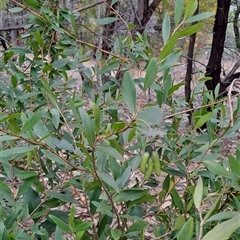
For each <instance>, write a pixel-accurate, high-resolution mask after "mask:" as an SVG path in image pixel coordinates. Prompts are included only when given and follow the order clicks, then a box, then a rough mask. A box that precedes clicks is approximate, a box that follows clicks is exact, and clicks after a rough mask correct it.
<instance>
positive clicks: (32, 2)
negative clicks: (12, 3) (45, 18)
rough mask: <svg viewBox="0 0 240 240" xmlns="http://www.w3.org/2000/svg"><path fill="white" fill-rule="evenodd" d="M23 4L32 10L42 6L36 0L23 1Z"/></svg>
mask: <svg viewBox="0 0 240 240" xmlns="http://www.w3.org/2000/svg"><path fill="white" fill-rule="evenodd" d="M24 2H25V3H26V4H27V5H28V6H29V7H32V8H37V9H38V8H40V7H41V6H42V4H41V3H40V2H39V1H37V0H24Z"/></svg>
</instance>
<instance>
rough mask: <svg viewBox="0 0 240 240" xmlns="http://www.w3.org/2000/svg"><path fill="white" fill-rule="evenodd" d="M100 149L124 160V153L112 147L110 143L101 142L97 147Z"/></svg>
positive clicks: (117, 158)
mask: <svg viewBox="0 0 240 240" xmlns="http://www.w3.org/2000/svg"><path fill="white" fill-rule="evenodd" d="M96 149H97V150H98V151H102V152H105V153H107V154H108V155H109V156H112V157H113V158H115V159H116V160H120V161H123V157H122V155H121V154H120V153H119V152H118V151H117V150H116V149H114V148H112V147H110V146H109V145H106V144H101V145H98V146H97V147H96Z"/></svg>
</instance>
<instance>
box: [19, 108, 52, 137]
mask: <svg viewBox="0 0 240 240" xmlns="http://www.w3.org/2000/svg"><path fill="white" fill-rule="evenodd" d="M46 111H47V110H46V109H44V110H42V111H40V112H38V113H35V114H33V113H32V112H31V115H32V117H31V118H29V119H28V120H27V121H26V122H25V123H24V125H23V127H22V133H25V132H27V131H28V130H30V129H31V128H33V126H35V124H37V123H38V121H39V120H40V119H41V118H42V116H43V115H44V114H45V113H46Z"/></svg>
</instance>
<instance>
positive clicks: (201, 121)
mask: <svg viewBox="0 0 240 240" xmlns="http://www.w3.org/2000/svg"><path fill="white" fill-rule="evenodd" d="M211 116H212V112H208V113H206V114H205V115H203V116H201V118H200V119H199V120H198V121H197V122H196V124H195V126H194V128H195V129H198V128H200V127H202V126H203V124H204V123H206V122H207V121H208V120H209V119H210V118H211Z"/></svg>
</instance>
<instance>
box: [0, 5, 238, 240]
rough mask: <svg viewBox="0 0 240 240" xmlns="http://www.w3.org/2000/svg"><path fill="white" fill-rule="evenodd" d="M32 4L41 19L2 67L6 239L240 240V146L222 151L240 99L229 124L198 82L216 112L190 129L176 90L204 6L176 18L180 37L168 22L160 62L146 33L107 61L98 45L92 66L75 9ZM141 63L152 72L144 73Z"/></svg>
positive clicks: (34, 19)
mask: <svg viewBox="0 0 240 240" xmlns="http://www.w3.org/2000/svg"><path fill="white" fill-rule="evenodd" d="M34 2H35V1H34ZM36 2H37V1H36ZM30 7H32V8H34V7H35V8H36V9H37V11H38V12H39V13H41V14H37V13H35V12H34V11H33V13H32V14H31V15H30V17H29V19H30V21H31V22H30V23H29V24H32V27H31V28H29V31H28V32H27V33H25V34H24V35H23V36H22V38H23V39H24V40H25V42H26V45H25V47H24V48H14V47H12V48H10V49H9V50H8V51H7V52H6V53H5V55H4V57H2V58H1V63H0V66H1V71H2V74H1V75H2V76H1V80H2V81H1V83H0V94H1V97H0V107H1V109H2V112H1V115H0V116H1V124H0V134H1V135H0V140H1V143H2V145H1V149H0V150H1V151H0V156H1V163H2V167H1V179H0V184H1V195H0V199H1V208H0V216H1V217H0V229H1V230H0V238H1V239H17V240H20V239H114V240H117V239H178V240H188V239H189V240H190V239H203V240H213V239H229V238H230V237H231V239H238V237H239V227H240V221H239V217H240V215H239V212H238V211H239V208H240V202H239V178H240V170H239V169H240V149H238V150H237V153H236V156H233V155H229V156H228V157H227V158H226V157H223V156H222V154H221V151H220V149H221V146H222V142H223V139H226V138H230V137H233V136H235V132H236V131H237V130H238V129H239V125H240V121H239V119H238V115H239V111H240V102H239V101H238V106H237V109H236V110H235V112H234V114H233V117H234V118H233V119H234V123H233V127H230V123H229V120H228V116H227V115H226V114H222V116H221V118H220V119H219V118H218V114H217V112H218V111H219V110H221V111H222V112H223V113H224V111H226V110H225V106H224V105H223V104H222V102H219V103H217V105H216V104H214V105H213V103H215V102H214V100H213V99H212V98H211V93H209V92H207V91H202V90H201V89H202V85H203V84H204V82H203V81H199V83H198V86H197V88H196V90H195V91H194V92H193V96H192V98H193V99H194V98H195V97H196V96H197V95H199V94H201V95H202V96H203V100H206V99H207V102H209V100H210V101H211V100H212V101H213V102H212V112H210V113H209V112H204V110H202V108H201V107H198V109H197V110H198V111H197V110H196V111H195V113H194V121H195V123H194V127H193V128H191V127H186V124H185V123H186V112H187V111H186V108H187V104H186V103H185V102H184V100H183V99H181V98H179V97H174V95H175V94H174V93H176V91H177V90H178V89H179V88H180V87H181V86H182V85H183V84H182V83H177V84H175V85H174V83H173V79H172V76H171V71H170V70H171V69H172V68H174V65H175V64H176V63H177V61H178V59H179V57H180V55H181V51H180V50H175V49H174V46H175V43H176V41H177V39H178V38H180V37H184V36H187V35H189V34H192V33H194V32H196V31H198V29H200V27H201V24H199V23H198V24H196V25H193V26H190V27H186V28H184V29H182V28H180V27H181V26H182V24H183V23H184V21H185V20H186V19H187V18H188V19H189V18H191V14H192V13H193V12H194V11H195V9H194V5H191V4H190V3H189V4H188V5H187V7H186V9H185V18H184V19H183V21H182V22H181V23H179V22H180V18H179V19H177V16H176V18H175V23H176V29H175V30H174V32H173V34H172V35H170V29H169V31H168V30H167V28H163V29H165V30H163V38H164V41H165V45H164V47H163V49H162V51H161V52H160V55H159V57H158V59H155V58H152V57H151V46H149V44H148V41H147V36H146V34H144V35H143V36H141V35H140V34H137V35H136V38H135V41H134V42H133V41H132V40H131V38H130V37H122V38H118V39H116V40H115V43H114V48H113V51H112V52H111V53H109V57H108V59H107V60H105V59H103V58H102V57H101V51H99V52H97V57H98V62H101V65H100V64H99V65H98V64H96V65H95V66H93V67H92V68H91V67H86V65H84V64H85V62H88V61H89V60H90V58H91V55H90V54H91V51H90V50H89V49H87V47H83V46H82V45H79V42H78V41H77V40H76V39H75V38H74V34H77V33H76V32H74V29H73V30H72V32H71V31H70V30H69V31H67V30H65V28H64V23H65V22H66V21H69V22H70V23H71V24H72V26H75V23H74V17H73V15H72V13H71V12H69V11H67V10H66V9H61V8H59V9H57V10H55V9H54V8H51V7H49V6H48V8H46V6H45V5H44V4H43V5H42V6H40V5H34V4H32V5H31V6H30ZM177 7H179V6H176V8H177ZM189 9H191V11H190V10H189ZM178 12H179V11H178ZM180 17H181V16H180ZM168 21H169V19H168V16H167V15H166V17H165V20H164V23H163V24H165V25H166V26H168ZM188 22H190V20H188ZM165 25H164V26H165ZM164 31H165V32H164ZM54 36H58V39H57V40H56V41H55V42H54ZM13 57H17V61H13ZM49 57H50V60H49ZM143 60H144V61H145V62H146V66H145V71H146V75H145V76H144V78H140V77H137V78H134V77H133V75H132V72H131V69H132V68H135V69H136V68H138V69H139V71H140V70H141V68H140V66H139V63H140V61H143ZM120 72H121V73H122V72H124V74H123V77H122V78H121V79H118V78H117V76H119V75H118V73H120ZM73 73H77V74H80V75H81V78H82V80H80V76H77V78H74V77H72V74H73ZM96 76H97V78H96ZM96 79H98V80H99V79H100V80H101V81H100V82H98V83H96ZM104 79H107V81H105V80H104ZM202 80H204V79H202ZM79 81H82V82H81V84H80V85H81V86H80V89H81V91H78V90H77V89H76V84H79ZM99 84H100V85H101V86H100V87H98V85H99ZM199 89H200V90H199ZM149 91H150V92H151V93H152V94H153V95H154V96H153V97H152V98H153V99H154V100H153V101H151V102H148V101H146V94H148V92H149ZM167 120H168V121H167ZM205 123H207V130H208V132H207V133H202V134H200V135H198V134H197V133H196V131H195V130H197V129H199V128H201V126H202V125H203V124H205ZM217 128H218V129H219V128H220V130H219V133H218V134H215V132H216V131H215V130H216V129H217Z"/></svg>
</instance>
